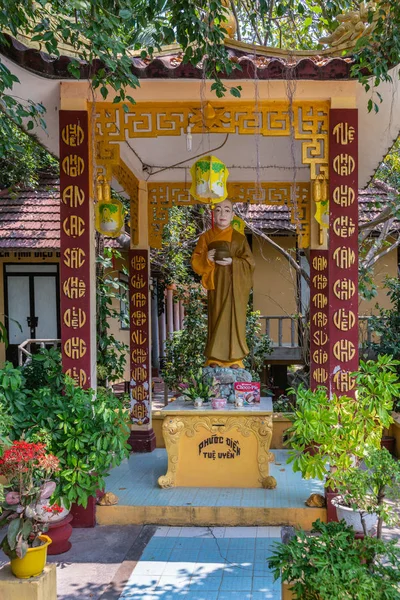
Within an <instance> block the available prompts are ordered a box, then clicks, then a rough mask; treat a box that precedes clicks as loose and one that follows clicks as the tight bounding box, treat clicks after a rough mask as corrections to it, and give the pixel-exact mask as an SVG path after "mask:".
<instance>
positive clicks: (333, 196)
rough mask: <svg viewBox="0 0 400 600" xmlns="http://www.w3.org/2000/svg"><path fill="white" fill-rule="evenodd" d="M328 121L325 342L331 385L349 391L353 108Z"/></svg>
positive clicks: (353, 346)
mask: <svg viewBox="0 0 400 600" xmlns="http://www.w3.org/2000/svg"><path fill="white" fill-rule="evenodd" d="M329 120H330V124H329V128H330V129H329V156H330V219H329V320H330V322H329V347H330V357H329V360H330V372H331V381H330V384H331V391H332V393H335V394H338V395H340V394H347V395H348V394H354V390H355V381H354V378H353V377H351V376H350V373H352V372H354V371H356V370H357V369H358V111H357V109H332V110H331V111H330V117H329Z"/></svg>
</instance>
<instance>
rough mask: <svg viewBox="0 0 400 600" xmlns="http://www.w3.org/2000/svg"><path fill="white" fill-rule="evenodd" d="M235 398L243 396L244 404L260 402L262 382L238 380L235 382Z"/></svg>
mask: <svg viewBox="0 0 400 600" xmlns="http://www.w3.org/2000/svg"><path fill="white" fill-rule="evenodd" d="M234 389H235V398H242V400H243V404H255V403H256V402H260V384H259V383H257V382H255V381H251V382H248V381H237V382H236V383H235V384H234Z"/></svg>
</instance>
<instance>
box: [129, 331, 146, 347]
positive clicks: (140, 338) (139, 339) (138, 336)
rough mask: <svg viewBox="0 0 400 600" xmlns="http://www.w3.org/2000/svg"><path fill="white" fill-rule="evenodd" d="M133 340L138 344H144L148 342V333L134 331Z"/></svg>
mask: <svg viewBox="0 0 400 600" xmlns="http://www.w3.org/2000/svg"><path fill="white" fill-rule="evenodd" d="M132 342H133V343H134V344H136V345H137V346H143V344H145V343H146V342H147V335H146V334H145V333H144V332H143V331H132Z"/></svg>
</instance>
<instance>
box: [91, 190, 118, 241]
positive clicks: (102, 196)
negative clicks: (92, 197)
mask: <svg viewBox="0 0 400 600" xmlns="http://www.w3.org/2000/svg"><path fill="white" fill-rule="evenodd" d="M96 187H97V203H96V204H95V227H96V231H98V232H99V233H101V234H103V235H106V236H108V237H118V236H119V235H120V233H121V229H122V228H123V226H124V217H125V209H124V206H123V204H122V202H121V201H120V200H117V199H115V198H111V190H110V185H109V183H108V182H106V181H104V180H103V178H99V179H98V182H97V186H96Z"/></svg>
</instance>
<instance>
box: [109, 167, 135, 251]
mask: <svg viewBox="0 0 400 600" xmlns="http://www.w3.org/2000/svg"><path fill="white" fill-rule="evenodd" d="M112 174H113V176H114V177H115V179H116V180H117V181H118V183H119V184H120V185H121V186H122V187H123V189H124V190H125V192H126V193H127V194H128V196H129V198H130V201H131V206H130V224H131V225H130V229H131V246H137V245H138V243H139V187H138V184H139V181H138V179H137V177H135V175H134V174H133V173H132V171H130V169H129V168H128V167H127V165H126V164H125V163H124V161H123V160H120V161H119V164H118V165H117V166H116V167H114V168H113V170H112Z"/></svg>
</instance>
